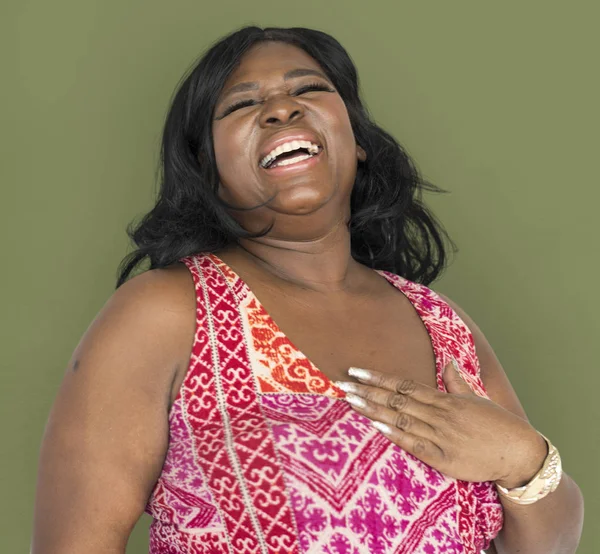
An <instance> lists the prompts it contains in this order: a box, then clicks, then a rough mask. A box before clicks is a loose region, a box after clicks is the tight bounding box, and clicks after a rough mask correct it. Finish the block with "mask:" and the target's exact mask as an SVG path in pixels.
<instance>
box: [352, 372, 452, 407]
mask: <svg viewBox="0 0 600 554" xmlns="http://www.w3.org/2000/svg"><path fill="white" fill-rule="evenodd" d="M348 374H349V375H351V376H352V377H355V378H356V379H358V380H359V381H360V382H361V383H365V384H368V385H371V386H372V387H378V388H381V389H385V390H386V391H390V392H394V393H398V394H402V395H405V396H409V397H411V398H414V399H415V400H418V401H419V402H423V403H425V404H435V403H437V402H438V401H439V400H441V399H442V398H444V397H445V396H446V395H445V393H443V392H441V391H439V390H437V389H434V388H432V387H429V386H427V385H424V384H422V383H417V382H416V381H413V380H412V379H401V378H399V377H396V376H395V375H390V374H389V373H382V372H380V371H375V370H372V369H369V370H366V369H362V368H357V367H351V368H350V369H349V370H348Z"/></svg>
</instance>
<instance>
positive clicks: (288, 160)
mask: <svg viewBox="0 0 600 554" xmlns="http://www.w3.org/2000/svg"><path fill="white" fill-rule="evenodd" d="M321 150H322V147H321V146H319V145H318V144H316V143H314V142H310V141H308V140H292V141H289V142H285V143H283V144H281V145H279V146H278V147H277V148H274V149H273V150H271V152H269V153H268V154H267V155H266V156H265V157H264V158H263V159H262V160H261V161H260V164H259V165H260V167H262V168H263V169H273V168H275V167H281V166H285V165H292V164H295V163H298V162H301V161H304V160H307V159H308V158H312V157H313V156H317V155H318V154H319V153H320V152H321Z"/></svg>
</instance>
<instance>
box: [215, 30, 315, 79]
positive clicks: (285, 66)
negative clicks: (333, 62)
mask: <svg viewBox="0 0 600 554" xmlns="http://www.w3.org/2000/svg"><path fill="white" fill-rule="evenodd" d="M297 68H306V69H317V70H320V71H322V68H321V67H320V66H319V64H318V63H317V61H316V60H315V59H314V58H313V57H311V56H310V55H309V54H308V53H307V52H305V51H304V50H302V48H299V47H297V46H294V45H292V44H286V43H284V42H274V41H270V42H261V43H258V44H255V45H254V46H252V47H251V48H250V49H249V50H248V51H247V52H245V53H244V55H243V56H242V59H241V60H240V63H239V65H238V67H237V68H236V69H235V70H234V71H233V72H232V73H231V75H230V76H229V78H228V79H227V81H226V83H225V86H224V90H226V89H227V88H228V87H230V86H231V85H235V84H236V83H238V82H240V81H258V80H261V79H267V78H269V77H271V76H273V77H276V76H279V75H283V74H284V73H285V72H286V71H288V70H290V69H297Z"/></svg>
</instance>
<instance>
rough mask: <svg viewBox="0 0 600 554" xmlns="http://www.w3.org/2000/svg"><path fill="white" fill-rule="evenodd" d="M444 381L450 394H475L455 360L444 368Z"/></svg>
mask: <svg viewBox="0 0 600 554" xmlns="http://www.w3.org/2000/svg"><path fill="white" fill-rule="evenodd" d="M442 379H443V380H444V384H445V385H446V389H447V390H448V392H451V393H454V394H469V393H472V392H473V391H472V390H471V387H470V386H469V385H468V384H467V382H466V381H465V380H464V379H463V378H462V376H461V374H460V372H459V370H458V362H457V361H456V360H455V359H454V358H452V360H451V361H450V363H449V364H448V365H446V367H445V368H444V372H443V374H442Z"/></svg>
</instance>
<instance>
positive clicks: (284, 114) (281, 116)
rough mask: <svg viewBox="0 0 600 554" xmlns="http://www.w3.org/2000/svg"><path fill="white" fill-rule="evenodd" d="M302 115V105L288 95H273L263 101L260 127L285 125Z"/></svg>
mask: <svg viewBox="0 0 600 554" xmlns="http://www.w3.org/2000/svg"><path fill="white" fill-rule="evenodd" d="M302 117H304V108H303V106H302V105H301V104H300V103H298V102H296V100H294V99H293V98H290V97H289V96H287V95H286V96H278V97H273V98H271V99H270V100H268V101H267V102H265V104H264V107H263V111H262V114H261V115H260V125H261V127H269V126H272V125H275V126H277V125H285V124H286V123H289V122H290V121H295V120H296V119H301V118H302Z"/></svg>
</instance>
